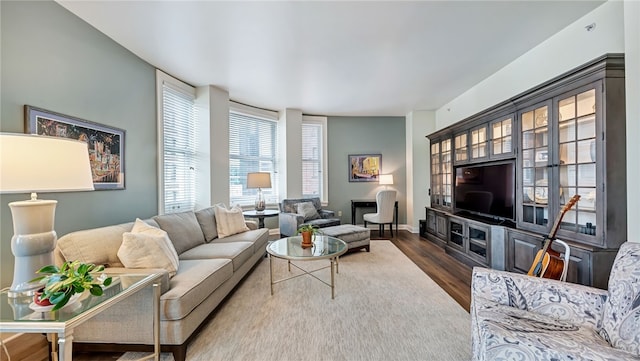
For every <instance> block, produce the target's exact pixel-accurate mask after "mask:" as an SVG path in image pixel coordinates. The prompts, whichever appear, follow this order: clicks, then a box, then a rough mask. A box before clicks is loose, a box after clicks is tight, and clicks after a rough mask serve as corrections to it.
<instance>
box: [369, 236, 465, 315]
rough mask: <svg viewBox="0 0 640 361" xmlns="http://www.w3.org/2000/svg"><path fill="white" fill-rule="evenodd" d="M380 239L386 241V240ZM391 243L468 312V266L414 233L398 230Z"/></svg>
mask: <svg viewBox="0 0 640 361" xmlns="http://www.w3.org/2000/svg"><path fill="white" fill-rule="evenodd" d="M385 235H388V233H385ZM376 236H377V232H372V239H375V238H376ZM380 239H389V237H381V238H380ZM390 240H391V242H392V243H393V244H395V245H396V247H398V248H399V249H400V250H401V251H402V252H403V253H404V254H405V255H407V257H409V259H411V260H412V261H413V263H415V264H416V265H417V266H418V267H420V269H421V270H422V271H424V273H426V274H427V275H428V276H429V277H430V278H431V279H432V280H434V281H435V282H436V283H437V284H438V285H439V286H440V287H442V289H443V290H445V292H447V293H448V294H449V295H450V296H451V297H452V298H453V299H454V300H456V302H458V303H459V304H460V305H461V306H462V307H463V308H464V309H465V310H467V312H468V311H469V306H470V305H471V270H472V269H471V267H469V266H467V265H465V264H463V263H462V262H460V261H458V260H456V259H455V258H453V257H452V256H450V255H448V254H447V253H445V251H444V249H443V248H440V247H439V246H437V245H436V244H435V243H433V242H431V241H429V240H427V239H426V238H422V237H420V235H418V234H416V233H410V232H409V231H400V232H397V234H396V235H395V237H393V238H391V239H390Z"/></svg>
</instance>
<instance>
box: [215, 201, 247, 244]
mask: <svg viewBox="0 0 640 361" xmlns="http://www.w3.org/2000/svg"><path fill="white" fill-rule="evenodd" d="M213 207H214V209H215V213H216V224H217V226H218V228H217V229H218V237H219V238H224V237H228V236H230V235H232V234H236V233H240V232H246V231H248V230H249V227H247V225H246V224H245V223H244V216H243V215H242V208H240V207H238V206H234V207H232V208H231V209H227V208H226V207H225V206H224V205H223V204H216V205H215V206H213Z"/></svg>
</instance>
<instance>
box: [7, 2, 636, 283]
mask: <svg viewBox="0 0 640 361" xmlns="http://www.w3.org/2000/svg"><path fill="white" fill-rule="evenodd" d="M0 12H1V16H2V23H1V26H2V74H1V76H2V78H1V80H2V82H1V85H2V99H1V106H2V112H1V116H2V123H1V124H0V130H1V131H2V132H12V133H24V132H25V125H24V121H23V119H24V114H23V112H24V109H23V106H24V105H25V104H27V105H32V106H37V107H41V108H44V109H48V110H52V111H56V112H60V113H63V114H69V115H73V116H77V117H79V118H83V119H87V120H90V121H93V122H97V123H100V124H106V125H109V126H113V127H117V128H121V129H125V130H126V136H127V144H126V154H127V159H126V171H127V174H126V176H127V178H126V189H124V190H118V191H103V192H80V193H64V194H56V193H54V194H51V195H49V194H47V195H46V197H45V198H47V199H56V200H58V201H59V203H58V209H57V211H56V231H57V233H58V236H62V235H64V234H67V233H69V232H72V231H75V230H80V229H88V228H93V227H99V226H104V225H110V224H117V223H122V222H128V221H133V220H134V219H135V218H136V217H140V218H148V217H151V216H153V215H155V214H158V200H157V195H158V182H157V132H156V124H157V121H156V89H155V84H156V79H155V70H156V69H155V67H154V66H153V65H151V64H148V63H146V62H144V61H143V60H141V59H140V58H139V57H137V56H135V55H134V54H132V53H131V52H130V51H128V50H127V49H125V48H124V47H122V46H121V45H119V44H117V43H115V42H114V41H113V40H111V39H110V38H108V37H107V36H105V35H104V34H102V33H100V32H99V31H97V30H96V29H95V28H93V27H92V26H91V25H89V24H87V23H86V22H84V21H83V20H81V19H80V18H78V17H76V16H75V15H73V14H72V13H71V12H69V11H68V10H66V9H65V8H63V7H62V6H61V5H59V4H57V3H55V2H53V1H51V2H10V1H3V2H2V3H0ZM638 18H639V14H638V4H637V3H635V2H633V1H625V2H606V3H604V4H603V5H601V6H600V7H598V8H596V9H595V10H594V11H592V12H591V13H589V14H587V15H586V17H585V18H583V19H580V20H579V21H577V22H575V23H573V24H570V25H569V26H568V27H567V28H565V29H562V30H561V31H559V32H558V33H557V34H555V35H554V36H552V37H551V38H549V39H548V40H547V41H546V42H544V43H542V44H540V45H539V46H537V47H535V48H534V49H531V51H529V52H528V53H526V54H524V55H523V56H522V57H520V58H518V59H516V60H515V61H514V62H512V63H510V64H509V65H507V66H506V67H505V68H503V69H501V70H500V71H498V72H497V73H495V74H494V75H493V76H491V77H489V78H487V79H485V80H483V81H482V82H480V83H479V84H478V85H477V86H475V87H473V88H471V89H469V90H468V91H467V92H465V93H464V94H459V96H458V97H456V98H455V99H453V100H451V101H450V102H448V103H447V104H444V105H442V106H441V107H439V108H437V109H428V110H422V109H414V110H412V111H410V112H407V113H406V114H404V115H402V116H397V115H394V116H385V115H383V116H379V115H376V116H357V117H353V116H329V117H328V134H327V141H328V145H329V148H330V149H331V151H329V153H328V159H327V161H328V167H329V169H328V170H329V171H328V173H329V179H328V181H329V189H330V193H329V197H328V199H327V201H328V205H329V208H330V209H332V210H335V211H336V212H341V213H342V221H343V223H350V219H349V218H350V217H349V215H350V205H349V200H350V199H354V198H356V199H357V198H372V197H373V196H374V195H375V192H376V190H377V189H378V188H377V187H376V186H377V185H376V186H374V185H364V186H363V185H362V184H355V183H349V182H348V181H347V159H346V156H347V155H348V154H357V153H372V152H373V153H380V154H382V155H383V170H384V171H385V172H393V174H394V186H393V187H394V189H396V190H398V195H399V198H398V201H399V203H400V204H401V208H400V211H399V221H400V224H401V228H403V229H405V230H409V231H411V232H413V233H417V231H418V221H419V220H420V219H423V218H424V207H425V206H426V205H428V204H429V195H428V189H429V187H430V185H429V181H428V179H429V176H428V174H429V168H428V167H429V166H428V162H427V157H428V153H429V144H428V141H427V139H426V138H425V135H427V134H430V133H433V132H435V131H437V130H439V129H442V128H444V127H446V126H449V125H451V124H454V123H456V122H458V121H460V120H462V119H464V118H466V117H468V116H470V115H472V114H475V113H477V112H479V111H481V110H483V109H485V108H487V107H490V106H492V105H494V104H496V103H499V102H501V101H503V100H504V99H506V98H509V97H510V96H513V95H515V94H518V93H520V92H522V91H524V90H526V89H529V88H531V87H533V86H535V85H537V84H540V83H543V82H545V81H547V80H549V79H551V78H553V77H555V76H557V75H558V74H561V73H563V72H565V71H567V70H569V69H572V68H574V67H576V66H579V65H581V64H583V63H586V62H588V61H590V60H592V59H594V58H596V57H598V56H601V55H603V54H605V53H625V56H626V63H627V67H626V81H627V87H626V99H627V102H626V103H627V105H626V106H627V120H626V124H627V134H628V135H627V179H628V182H627V183H628V184H634V182H633V180H634V179H637V176H638V175H639V174H640V166H639V165H638V163H637V161H635V159H634V155H635V154H637V152H638V151H639V150H640V145H638V142H635V141H634V139H632V138H631V137H630V136H629V135H633V134H640V129H638V128H639V127H640V121H639V120H640V119H638V114H640V110H639V109H638V107H639V105H638V103H637V102H636V101H635V99H638V98H639V96H640V89H638V79H639V77H640V70H639V67H637V66H630V65H629V64H638V60H639V59H638V58H639V57H638V51H639V46H638V42H639V41H638V33H639V31H638V22H639V20H638ZM594 22H595V23H597V27H596V31H595V32H594V33H588V32H586V31H585V29H584V26H585V25H586V24H591V23H594ZM589 34H595V35H597V36H591V35H589ZM588 36H591V37H588ZM567 39H569V40H570V41H572V42H573V43H574V46H573V47H571V48H570V49H567V50H566V51H564V52H563V53H562V55H563V56H562V57H561V59H556V60H557V61H550V60H548V59H550V58H551V57H552V56H553V55H554V54H555V53H554V52H556V51H557V49H558V47H559V46H560V45H558V44H559V43H563V42H565V41H566V40H567ZM555 58H556V57H555V56H554V59H555ZM541 59H544V60H543V61H541ZM541 63H542V64H543V65H544V66H543V68H544V69H540V70H536V71H532V70H531V69H532V68H535V69H539V68H540V64H541ZM513 79H518V80H519V81H517V82H516V81H513ZM497 89H499V90H497ZM489 90H490V91H489ZM227 97H228V98H231V99H233V94H228V93H227ZM302 111H304V109H303V110H302ZM301 113H302V112H301ZM354 134H357V135H358V136H354ZM223 158H224V157H223ZM224 160H228V159H224ZM386 167H389V168H386ZM222 178H223V181H224V182H227V180H228V177H227V176H223V177H222ZM219 181H220V179H218V178H214V179H212V180H211V182H212V185H213V186H212V189H213V191H212V192H213V193H212V194H211V201H212V203H213V202H227V203H228V197H229V196H228V194H226V193H221V194H216V193H215V189H219V188H217V187H216V185H217V183H216V182H219ZM227 183H228V182H227ZM227 187H228V184H227V185H225V187H224V188H227ZM627 193H628V197H627V217H628V219H629V220H633V219H637V218H638V212H639V211H638V209H640V191H639V190H637V189H633V188H631V187H630V188H629V189H628V190H627ZM25 196H26V195H24V194H18V195H7V194H2V195H1V196H0V201H1V202H0V203H1V204H2V208H1V209H2V211H1V212H0V214H1V225H2V230H1V233H0V236H1V237H2V239H3V240H4V241H3V242H1V244H0V247H1V248H0V250H1V252H0V254H1V257H2V258H1V260H2V267H1V269H0V272H1V277H0V280H1V282H0V284H1V285H2V286H8V285H9V284H11V279H12V274H13V256H12V253H11V249H10V244H9V242H8V240H10V239H11V236H12V234H13V227H12V219H11V214H10V212H9V211H8V209H7V207H6V204H8V203H9V202H13V201H18V200H23V199H24V198H25ZM267 226H268V227H269V228H273V229H275V228H277V222H276V221H275V220H268V223H267ZM638 231H640V225H638V223H637V222H633V221H629V222H628V229H627V234H629V235H633V234H636V233H637V232H638ZM632 241H633V240H632Z"/></svg>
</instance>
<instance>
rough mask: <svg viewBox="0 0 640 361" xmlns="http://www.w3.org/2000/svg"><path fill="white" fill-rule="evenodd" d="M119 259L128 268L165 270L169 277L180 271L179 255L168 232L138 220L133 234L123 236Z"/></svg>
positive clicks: (132, 230)
mask: <svg viewBox="0 0 640 361" xmlns="http://www.w3.org/2000/svg"><path fill="white" fill-rule="evenodd" d="M118 258H120V262H122V264H123V265H124V266H125V267H127V268H164V269H166V270H167V272H169V277H173V276H175V274H176V272H177V271H178V263H179V261H178V253H176V249H175V248H174V247H173V243H171V240H170V239H169V236H168V235H167V232H165V231H163V230H161V229H160V228H156V227H153V226H150V225H148V224H146V223H145V222H144V221H142V220H141V219H136V223H135V224H134V225H133V228H132V229H131V232H125V233H123V234H122V245H120V249H118Z"/></svg>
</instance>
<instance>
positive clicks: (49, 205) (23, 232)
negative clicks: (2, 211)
mask: <svg viewBox="0 0 640 361" xmlns="http://www.w3.org/2000/svg"><path fill="white" fill-rule="evenodd" d="M57 203H58V201H54V200H40V199H32V200H29V201H20V202H11V203H9V208H11V215H12V217H13V232H14V234H13V237H11V252H12V253H13V255H14V256H15V262H14V267H13V283H12V284H11V288H10V289H9V292H8V296H9V297H18V296H25V295H31V294H33V293H34V292H35V291H36V290H37V289H38V288H40V287H42V283H41V282H31V280H32V279H34V278H36V277H38V274H37V273H36V271H38V270H39V269H41V268H42V267H44V266H48V265H51V264H53V250H54V249H55V247H56V240H57V239H58V237H57V235H56V231H54V230H53V225H54V222H55V211H56V204H57Z"/></svg>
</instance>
